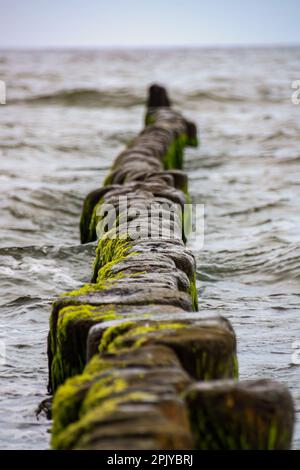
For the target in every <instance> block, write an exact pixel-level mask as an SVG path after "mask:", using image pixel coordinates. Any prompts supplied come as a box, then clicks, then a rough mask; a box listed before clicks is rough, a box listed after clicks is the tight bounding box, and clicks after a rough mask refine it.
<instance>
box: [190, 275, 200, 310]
mask: <svg viewBox="0 0 300 470" xmlns="http://www.w3.org/2000/svg"><path fill="white" fill-rule="evenodd" d="M189 294H190V296H191V298H192V305H193V310H194V311H195V312H197V311H198V292H197V287H196V273H194V274H193V277H192V279H190V286H189Z"/></svg>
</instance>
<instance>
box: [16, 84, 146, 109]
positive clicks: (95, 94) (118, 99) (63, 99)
mask: <svg viewBox="0 0 300 470" xmlns="http://www.w3.org/2000/svg"><path fill="white" fill-rule="evenodd" d="M144 101H145V97H144V96H142V95H141V96H139V95H137V94H134V93H132V92H130V91H128V90H126V89H121V90H120V89H119V90H97V89H86V88H75V89H71V90H70V89H68V90H60V91H56V92H54V93H51V94H43V95H36V96H31V97H28V98H22V99H16V100H14V101H12V100H11V101H10V102H11V103H14V104H15V103H21V104H22V103H24V104H27V103H31V104H35V105H45V104H49V105H61V106H82V107H128V106H131V107H133V106H139V105H142V104H144Z"/></svg>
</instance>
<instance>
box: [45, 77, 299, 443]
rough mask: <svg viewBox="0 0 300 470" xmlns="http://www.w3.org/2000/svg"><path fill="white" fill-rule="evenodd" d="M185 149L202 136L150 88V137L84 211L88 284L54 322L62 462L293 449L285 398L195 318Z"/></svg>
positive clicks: (132, 149) (209, 322)
mask: <svg viewBox="0 0 300 470" xmlns="http://www.w3.org/2000/svg"><path fill="white" fill-rule="evenodd" d="M188 145H192V146H195V145H197V132H196V127H195V125H194V124H193V123H191V122H189V121H188V120H186V119H185V118H184V117H183V116H182V115H181V114H180V113H179V112H177V111H175V110H174V109H173V108H172V107H171V106H170V101H169V98H168V96H167V93H166V91H165V90H164V89H163V88H162V87H159V86H157V85H154V86H152V87H151V88H150V92H149V98H148V105H147V114H146V125H145V128H144V129H143V130H142V132H141V133H140V134H139V135H138V136H137V137H136V138H135V139H134V140H133V141H132V142H131V143H130V144H129V145H128V147H127V148H126V149H125V150H124V151H123V152H122V153H121V154H120V155H119V156H118V157H117V158H116V160H115V162H114V164H113V167H112V169H111V172H110V174H109V175H108V176H107V178H106V181H105V183H104V186H103V187H102V188H100V189H97V190H95V191H93V192H92V193H91V194H89V195H88V196H87V198H86V200H85V202H84V206H83V211H82V216H81V223H80V229H81V241H82V243H87V242H92V241H96V240H97V248H96V252H95V262H94V267H93V273H91V282H90V283H88V284H85V285H84V286H82V288H80V289H79V290H77V291H73V292H69V293H67V294H65V295H64V296H62V297H61V298H59V299H58V300H57V301H56V302H55V303H54V306H53V310H52V314H51V318H50V332H49V337H48V358H49V390H50V392H52V393H53V394H54V400H53V407H52V414H53V427H52V447H53V448H54V449H128V450H129V449H196V448H197V449H285V448H289V446H290V444H291V438H292V429H293V403H292V400H291V397H290V394H289V392H288V391H287V390H286V388H285V387H283V386H282V385H280V384H278V383H276V382H272V381H270V380H259V381H245V382H238V381H237V377H238V365H237V358H236V339H235V334H234V331H233V329H232V327H231V325H230V323H229V321H228V320H226V319H225V318H222V317H219V316H208V315H205V314H204V313H203V314H201V312H198V300H197V291H196V274H195V273H196V268H195V260H194V256H193V254H192V253H191V251H189V250H188V249H187V248H186V246H185V238H186V234H185V232H184V231H183V226H184V224H183V221H185V219H186V218H187V217H188V215H186V211H185V207H186V204H188V203H189V202H190V197H189V192H188V181H187V176H186V175H185V173H184V172H183V171H182V166H183V151H184V147H185V146H188ZM174 207H175V208H176V210H174ZM153 208H154V210H153ZM150 215H151V217H150ZM137 233H138V236H135V235H136V234H137Z"/></svg>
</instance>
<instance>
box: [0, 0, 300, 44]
mask: <svg viewBox="0 0 300 470" xmlns="http://www.w3.org/2000/svg"><path fill="white" fill-rule="evenodd" d="M0 17H1V27H0V47H2V48H5V47H64V46H68V47H77V46H79V47H109V46H124V47H126V46H151V45H153V46H175V45H194V46H197V45H240V44H299V43H300V26H299V18H300V0H205V1H203V0H180V1H178V0H107V1H104V0H86V1H84V0H0Z"/></svg>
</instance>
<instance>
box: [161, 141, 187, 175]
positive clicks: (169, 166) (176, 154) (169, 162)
mask: <svg viewBox="0 0 300 470" xmlns="http://www.w3.org/2000/svg"><path fill="white" fill-rule="evenodd" d="M186 142H187V137H186V135H185V134H181V135H180V136H178V137H176V138H175V139H174V141H173V142H172V144H171V145H170V146H169V148H168V151H167V153H166V155H165V156H164V160H163V161H164V167H165V169H166V170H173V169H179V170H181V169H182V167H183V149H184V147H185V145H186Z"/></svg>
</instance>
